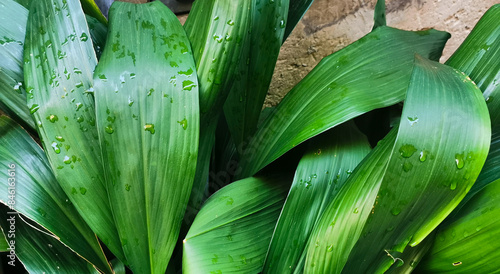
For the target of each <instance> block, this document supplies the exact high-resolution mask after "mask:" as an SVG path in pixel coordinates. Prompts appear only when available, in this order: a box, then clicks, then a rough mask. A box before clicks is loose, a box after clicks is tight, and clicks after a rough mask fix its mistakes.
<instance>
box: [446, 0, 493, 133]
mask: <svg viewBox="0 0 500 274" xmlns="http://www.w3.org/2000/svg"><path fill="white" fill-rule="evenodd" d="M499 58H500V4H497V5H494V6H493V7H491V8H490V9H489V10H488V11H487V12H486V13H485V14H484V15H483V17H482V18H481V19H480V20H479V22H478V23H477V25H476V26H475V27H474V29H473V30H472V31H471V33H470V34H469V36H467V39H465V41H464V42H463V43H462V45H460V47H459V48H458V49H457V51H456V52H455V53H454V54H453V55H452V56H451V57H450V59H448V61H446V64H447V65H449V66H452V67H454V68H456V69H458V70H460V71H463V72H464V73H465V74H467V75H469V77H470V78H471V79H472V80H473V81H474V82H475V83H476V84H477V86H478V87H479V88H480V89H481V91H482V92H483V96H484V98H485V99H486V103H487V105H488V109H489V111H490V116H491V124H492V126H493V127H495V126H498V125H500V62H498V59H499Z"/></svg>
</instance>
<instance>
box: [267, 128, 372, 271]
mask: <svg viewBox="0 0 500 274" xmlns="http://www.w3.org/2000/svg"><path fill="white" fill-rule="evenodd" d="M369 152H370V145H369V144H368V141H367V140H366V137H365V136H364V135H363V134H362V133H361V132H359V130H358V129H357V128H356V127H355V126H354V124H353V123H352V124H351V123H349V124H345V125H340V126H339V127H338V128H334V129H333V130H331V131H327V132H325V133H324V134H321V135H319V136H318V137H316V138H314V139H313V140H311V142H310V143H309V144H308V150H307V152H306V154H305V155H304V156H303V157H302V159H301V160H300V163H299V166H298V167H297V170H296V172H295V177H294V179H293V183H292V187H291V189H290V192H289V193H288V197H287V199H286V202H285V205H284V206H283V210H282V211H281V215H280V218H279V220H278V224H277V225H276V228H275V230H274V234H273V238H272V241H271V244H270V247H269V251H268V253H267V257H266V263H265V266H264V271H263V272H264V273H293V272H301V271H302V268H303V265H300V264H299V259H300V257H302V256H305V252H304V249H305V247H306V243H307V240H308V239H309V236H310V234H311V231H312V229H313V227H314V224H315V223H316V222H317V220H318V219H319V217H320V216H321V214H322V213H323V211H324V209H325V208H326V206H327V205H328V204H329V202H330V201H331V200H332V199H333V197H335V195H336V194H337V193H338V191H339V190H340V188H341V187H342V186H343V185H344V182H345V181H346V179H347V177H348V176H349V175H350V174H351V173H352V171H353V170H354V168H355V167H356V166H357V165H358V163H359V162H361V160H362V159H363V158H364V157H365V156H366V154H368V153H369Z"/></svg>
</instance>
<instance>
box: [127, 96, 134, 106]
mask: <svg viewBox="0 0 500 274" xmlns="http://www.w3.org/2000/svg"><path fill="white" fill-rule="evenodd" d="M133 104H134V100H132V99H131V98H130V96H129V97H128V106H129V107H131V106H132V105H133Z"/></svg>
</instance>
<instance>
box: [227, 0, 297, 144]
mask: <svg viewBox="0 0 500 274" xmlns="http://www.w3.org/2000/svg"><path fill="white" fill-rule="evenodd" d="M288 6H289V1H287V0H270V1H264V0H263V1H257V0H252V7H251V10H250V11H251V13H252V15H251V16H252V19H251V25H250V26H249V28H248V31H249V32H250V45H249V46H248V47H247V48H246V49H247V51H246V52H244V54H243V55H242V56H241V60H242V61H243V62H242V66H240V68H239V69H238V70H237V71H236V82H235V84H234V86H233V88H232V89H231V92H230V94H229V96H228V98H227V101H226V103H225V105H224V113H225V115H226V119H227V122H228V125H229V130H230V131H231V136H232V139H233V141H234V142H235V144H236V145H237V146H239V145H241V144H242V142H243V141H245V142H246V141H247V138H249V137H250V136H251V135H252V134H253V133H254V132H255V130H256V128H257V123H258V121H259V115H260V112H261V110H262V105H263V104H264V100H265V98H266V94H267V90H268V89H269V85H270V83H271V79H272V76H273V71H274V67H275V65H276V61H277V59H278V54H279V51H280V47H281V44H282V41H283V35H284V33H285V27H286V20H287V17H288ZM229 23H231V22H229ZM243 146H246V145H245V144H243Z"/></svg>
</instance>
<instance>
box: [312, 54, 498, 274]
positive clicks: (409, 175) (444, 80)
mask: <svg viewBox="0 0 500 274" xmlns="http://www.w3.org/2000/svg"><path fill="white" fill-rule="evenodd" d="M443 109H444V110H445V112H444V113H443ZM489 123H490V121H489V116H488V112H487V108H486V104H485V102H484V99H483V98H482V96H481V92H480V90H479V89H478V88H477V87H476V86H475V85H474V84H473V82H472V81H471V80H470V79H469V78H468V77H467V76H465V75H463V74H462V73H459V72H458V71H456V70H454V69H452V68H450V67H447V66H445V65H441V64H439V63H436V62H431V61H427V60H425V59H423V58H421V57H418V56H417V58H416V63H415V67H414V70H413V73H412V77H411V81H410V85H409V87H408V92H407V96H406V99H405V106H404V108H403V114H402V119H401V121H400V124H399V128H398V131H397V135H396V136H397V137H396V139H395V140H396V141H394V142H392V144H391V145H387V146H386V148H385V149H383V150H384V152H381V154H382V155H383V156H382V157H381V159H386V160H385V161H386V162H385V163H384V162H383V161H382V162H380V160H379V159H375V160H377V161H379V162H380V163H381V164H379V165H378V166H376V167H374V166H373V163H374V162H375V160H371V157H370V156H369V157H367V158H366V159H365V161H364V162H363V164H360V165H359V166H358V168H357V169H356V170H355V171H354V173H353V175H352V176H351V177H350V178H349V180H348V182H346V190H345V191H344V189H342V190H341V194H339V195H338V196H336V199H335V200H334V201H333V203H331V204H330V205H329V207H328V209H327V210H326V211H325V214H324V215H323V216H322V218H321V220H320V223H319V224H318V226H317V228H316V229H315V232H314V236H313V237H312V238H311V240H310V243H311V244H310V247H309V251H308V257H307V260H306V272H311V271H326V272H329V273H338V272H340V271H342V272H343V273H374V272H381V271H385V270H387V269H388V268H389V267H390V266H391V265H392V264H394V263H396V261H397V258H398V257H399V256H400V253H402V252H403V251H404V249H405V247H406V246H407V245H408V244H410V245H411V246H415V245H417V244H419V243H420V242H421V241H422V240H423V239H424V238H425V237H426V236H427V235H428V234H429V233H430V232H431V231H432V230H433V229H435V228H436V226H437V225H438V224H439V223H440V222H441V221H443V219H444V218H445V217H446V216H447V215H448V214H449V213H450V212H451V211H452V210H453V208H455V207H456V205H457V204H458V203H459V202H460V200H461V199H462V198H463V197H464V196H465V194H466V193H467V191H468V190H469V189H470V187H471V186H472V184H473V183H474V181H475V180H476V178H477V176H478V174H479V171H480V170H481V168H482V165H483V164H484V161H485V159H486V154H487V151H488V149H489V141H490V140H489V139H490V138H489V136H490V130H491V129H490V125H489ZM443 132H446V134H443ZM391 135H394V133H392V134H390V136H389V139H390V138H394V137H391ZM430 136H432V137H430ZM384 140H385V139H384ZM386 142H387V140H386ZM380 150H382V149H380ZM373 154H374V155H376V153H373ZM373 157H374V156H373ZM374 158H376V157H374ZM373 169H375V171H377V170H378V171H377V172H378V173H377V174H376V176H370V177H369V179H368V180H366V179H365V178H363V176H366V174H367V173H370V172H375V171H374V170H373ZM358 174H359V175H358ZM358 185H364V186H365V187H363V188H361V189H364V190H362V191H361V193H368V195H367V196H366V198H363V199H360V198H362V197H363V196H362V194H360V193H358V192H356V191H358V190H359V189H360V188H359V187H358ZM368 185H371V187H367V186H368ZM347 186H348V187H347ZM349 189H353V190H355V191H350V190H349ZM372 189H377V190H376V191H372ZM367 200H368V202H367ZM360 203H362V204H363V206H362V207H361V206H359V205H358V204H360ZM346 215H347V216H346ZM338 216H341V217H340V218H339V217H338ZM354 216H359V217H357V218H356V217H354ZM347 220H350V221H347ZM346 222H349V225H347V226H346V225H345V224H346ZM332 224H333V225H332ZM337 224H338V225H337ZM339 231H341V232H339ZM347 235H351V236H347ZM339 239H341V240H340V241H339ZM346 239H349V243H347V248H346V243H345V241H346ZM354 243H355V245H354ZM315 244H317V245H316V246H315ZM330 246H331V248H330V249H329V247H330ZM351 248H352V249H351ZM367 250H369V252H367ZM346 254H348V255H346ZM347 256H348V258H347ZM346 259H347V260H346ZM344 263H345V265H344Z"/></svg>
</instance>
